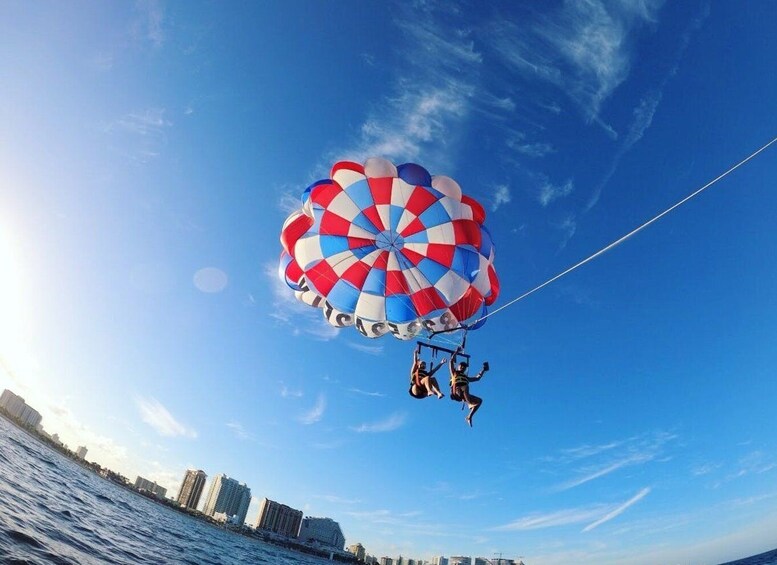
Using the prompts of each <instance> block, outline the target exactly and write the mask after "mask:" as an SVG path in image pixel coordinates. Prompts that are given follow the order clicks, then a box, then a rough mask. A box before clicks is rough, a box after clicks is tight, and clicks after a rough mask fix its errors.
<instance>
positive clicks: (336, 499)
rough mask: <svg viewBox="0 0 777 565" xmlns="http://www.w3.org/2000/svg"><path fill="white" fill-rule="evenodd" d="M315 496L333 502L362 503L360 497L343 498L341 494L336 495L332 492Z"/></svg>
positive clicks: (314, 496)
mask: <svg viewBox="0 0 777 565" xmlns="http://www.w3.org/2000/svg"><path fill="white" fill-rule="evenodd" d="M313 498H318V499H321V500H325V501H327V502H331V503H333V504H360V503H361V500H360V499H358V498H342V497H340V496H335V495H332V494H314V495H313Z"/></svg>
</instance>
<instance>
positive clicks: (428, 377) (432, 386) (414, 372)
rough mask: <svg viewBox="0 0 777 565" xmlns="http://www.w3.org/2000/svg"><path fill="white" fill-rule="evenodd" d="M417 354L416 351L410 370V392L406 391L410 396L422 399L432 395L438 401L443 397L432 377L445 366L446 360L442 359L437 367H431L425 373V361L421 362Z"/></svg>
mask: <svg viewBox="0 0 777 565" xmlns="http://www.w3.org/2000/svg"><path fill="white" fill-rule="evenodd" d="M418 354H419V351H418V349H416V351H415V353H414V354H413V367H412V368H411V369H410V390H408V392H409V393H410V396H412V397H413V398H418V399H423V398H426V397H427V396H432V395H433V394H434V395H436V396H437V398H438V399H439V398H442V397H443V396H445V395H444V394H443V393H442V392H440V385H439V384H438V383H437V379H435V378H434V376H433V375H434V374H435V373H436V372H437V370H438V369H439V368H440V367H442V366H443V365H444V364H445V361H446V360H445V359H443V360H442V361H440V364H439V365H437V366H436V367H433V368H432V370H431V371H427V370H426V361H421V360H420V359H419V358H418Z"/></svg>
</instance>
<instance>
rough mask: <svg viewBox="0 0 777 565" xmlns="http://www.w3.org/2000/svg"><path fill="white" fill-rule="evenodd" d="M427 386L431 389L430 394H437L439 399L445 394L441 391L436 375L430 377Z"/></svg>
mask: <svg viewBox="0 0 777 565" xmlns="http://www.w3.org/2000/svg"><path fill="white" fill-rule="evenodd" d="M426 388H427V390H428V391H429V396H431V395H432V394H436V395H437V398H438V399H439V398H442V397H444V396H445V395H444V394H443V393H442V392H440V384H439V383H438V382H437V379H435V378H434V377H429V383H428V384H427V385H426Z"/></svg>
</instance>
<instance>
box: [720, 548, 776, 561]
mask: <svg viewBox="0 0 777 565" xmlns="http://www.w3.org/2000/svg"><path fill="white" fill-rule="evenodd" d="M721 565H777V549H775V550H773V551H767V552H766V553H761V554H759V555H753V556H752V557H747V558H745V559H739V560H737V561H729V562H728V563H722V564H721Z"/></svg>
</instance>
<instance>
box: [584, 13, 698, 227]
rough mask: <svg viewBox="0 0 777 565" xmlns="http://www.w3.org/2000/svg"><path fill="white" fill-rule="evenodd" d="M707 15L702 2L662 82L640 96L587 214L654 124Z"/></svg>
mask: <svg viewBox="0 0 777 565" xmlns="http://www.w3.org/2000/svg"><path fill="white" fill-rule="evenodd" d="M708 15H709V5H708V4H706V3H705V4H703V5H702V8H701V11H700V12H699V14H698V15H697V16H696V17H695V18H694V19H693V20H691V22H690V24H689V25H688V27H687V28H686V30H685V32H684V33H683V34H682V36H681V37H680V43H679V44H678V47H677V52H676V53H675V56H674V59H673V61H672V65H671V67H670V68H669V70H668V71H667V72H666V73H665V74H664V77H663V79H662V80H661V81H660V83H659V84H658V85H657V86H656V87H655V88H653V89H651V90H650V91H648V92H647V93H646V94H645V95H644V96H643V97H642V99H641V100H640V101H639V103H638V104H637V106H636V107H635V108H634V110H633V111H632V120H631V124H630V125H629V129H628V132H627V134H626V136H625V137H624V139H623V141H622V142H621V145H620V147H618V150H617V152H616V153H615V156H614V157H613V159H612V163H611V164H610V167H609V169H608V170H607V172H606V173H605V174H604V176H603V177H602V179H601V180H600V181H599V182H598V183H597V184H596V186H594V189H593V192H592V194H591V198H590V199H589V201H588V204H587V205H586V208H585V211H586V212H587V211H589V210H590V209H591V208H593V207H594V206H596V204H597V203H598V202H599V198H601V195H602V191H603V190H604V187H605V186H607V184H608V183H609V182H610V179H612V177H613V175H614V174H615V172H616V171H617V170H618V166H619V165H620V162H621V159H623V157H624V155H626V153H628V152H629V150H631V148H632V147H633V146H634V145H635V144H636V143H637V142H638V141H639V140H640V139H642V137H643V136H644V135H645V132H646V131H647V130H648V128H649V127H650V126H651V124H652V123H653V117H654V116H655V113H656V110H657V109H658V105H659V104H660V103H661V99H662V98H663V91H664V89H665V88H666V85H667V84H668V82H669V80H670V79H671V78H672V77H673V76H675V74H676V73H677V68H678V66H679V64H680V60H681V59H682V57H683V55H684V54H685V51H686V50H687V49H688V45H689V44H690V41H691V37H692V36H693V34H694V32H696V31H697V30H698V29H699V28H700V27H701V25H702V24H703V22H704V20H705V19H706V18H707V16H708Z"/></svg>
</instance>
